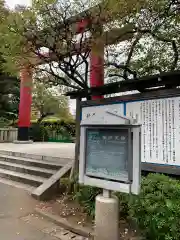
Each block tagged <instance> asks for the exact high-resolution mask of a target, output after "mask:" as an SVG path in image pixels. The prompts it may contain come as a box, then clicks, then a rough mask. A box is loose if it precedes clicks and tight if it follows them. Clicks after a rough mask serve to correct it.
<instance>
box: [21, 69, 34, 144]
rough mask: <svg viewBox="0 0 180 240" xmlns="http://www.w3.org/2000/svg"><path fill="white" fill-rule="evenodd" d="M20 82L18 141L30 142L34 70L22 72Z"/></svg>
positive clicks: (23, 70) (22, 70)
mask: <svg viewBox="0 0 180 240" xmlns="http://www.w3.org/2000/svg"><path fill="white" fill-rule="evenodd" d="M20 81H21V83H20V103H19V121H18V141H29V127H30V124H31V103H32V84H33V81H32V68H30V67H24V68H22V69H21V70H20Z"/></svg>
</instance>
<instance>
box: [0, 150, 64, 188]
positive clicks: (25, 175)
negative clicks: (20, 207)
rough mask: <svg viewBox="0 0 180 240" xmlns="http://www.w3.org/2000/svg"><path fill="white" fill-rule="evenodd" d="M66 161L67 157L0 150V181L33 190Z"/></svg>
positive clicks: (50, 176)
mask: <svg viewBox="0 0 180 240" xmlns="http://www.w3.org/2000/svg"><path fill="white" fill-rule="evenodd" d="M67 163H68V159H64V158H63V159H60V158H56V157H48V156H40V155H32V154H26V153H18V152H10V151H0V183H5V184H8V185H12V186H15V187H19V188H24V189H26V190H28V191H29V192H31V193H32V192H33V191H34V190H35V189H36V188H38V187H39V186H41V185H43V184H44V183H45V182H46V181H47V180H48V179H50V178H52V177H53V176H54V175H55V174H57V172H58V171H59V170H60V169H61V168H62V167H63V166H65V165H66V164H67Z"/></svg>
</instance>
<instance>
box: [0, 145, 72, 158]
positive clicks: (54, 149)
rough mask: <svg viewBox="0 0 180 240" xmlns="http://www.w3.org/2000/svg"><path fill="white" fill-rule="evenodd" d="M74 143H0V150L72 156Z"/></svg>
mask: <svg viewBox="0 0 180 240" xmlns="http://www.w3.org/2000/svg"><path fill="white" fill-rule="evenodd" d="M74 149H75V144H74V143H32V144H14V143H0V150H5V151H12V152H22V153H29V154H37V155H43V156H52V157H66V158H74V151H75V150H74Z"/></svg>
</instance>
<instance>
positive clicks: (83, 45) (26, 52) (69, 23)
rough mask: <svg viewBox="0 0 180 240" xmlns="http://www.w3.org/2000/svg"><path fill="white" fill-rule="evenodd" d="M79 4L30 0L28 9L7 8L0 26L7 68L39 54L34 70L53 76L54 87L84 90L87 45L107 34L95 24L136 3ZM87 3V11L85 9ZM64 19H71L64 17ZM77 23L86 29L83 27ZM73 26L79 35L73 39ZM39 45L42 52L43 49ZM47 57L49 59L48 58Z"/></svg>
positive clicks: (113, 0)
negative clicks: (39, 65) (9, 11)
mask: <svg viewBox="0 0 180 240" xmlns="http://www.w3.org/2000/svg"><path fill="white" fill-rule="evenodd" d="M83 2H84V1H81V0H78V1H71V2H70V3H69V2H67V1H58V3H56V4H54V3H52V1H43V3H41V2H40V1H34V3H33V7H32V8H27V9H25V8H23V7H22V8H18V9H16V11H14V12H11V14H10V15H9V16H8V18H7V19H6V21H5V22H4V24H2V26H1V32H3V33H4V34H3V36H2V41H3V42H4V44H2V46H1V48H2V51H3V52H4V55H5V58H6V61H7V64H6V66H7V67H8V69H11V70H10V72H12V69H14V71H17V69H18V67H19V66H20V65H21V64H25V63H26V64H31V63H32V62H34V61H36V60H35V58H36V57H37V56H38V57H39V58H40V62H41V63H44V65H43V67H41V68H38V67H36V70H37V71H41V73H42V72H43V73H44V74H45V76H46V77H49V78H50V79H51V76H54V78H53V80H54V79H56V81H57V82H56V83H58V84H59V85H65V86H66V87H68V88H73V89H76V90H78V89H82V88H83V89H87V90H88V87H89V83H88V77H89V71H90V68H89V54H90V52H91V46H92V45H93V44H95V42H96V41H97V38H98V39H99V40H101V41H102V44H105V45H106V44H107V41H108V39H107V36H108V33H107V32H105V33H103V31H102V27H99V26H100V25H101V24H103V23H104V22H107V21H114V19H115V18H119V17H125V16H126V15H127V14H130V12H136V8H137V7H138V6H139V5H138V4H140V3H141V1H140V0H138V1H137V0H128V1H116V0H106V1H104V2H102V3H101V4H99V5H95V1H86V3H85V4H84V3H83ZM136 3H137V7H136ZM96 4H97V3H96ZM122 6H123V8H122ZM89 7H91V8H90V11H85V10H86V9H87V8H89ZM80 12H83V13H82V14H81V17H79V21H80V20H82V19H81V18H83V20H82V21H80V24H79V26H77V24H76V21H77V19H76V20H75V17H74V16H77V14H79V13H80ZM68 18H70V19H69V20H67V19H68ZM81 24H82V25H85V26H86V27H87V28H86V31H84V30H83V27H82V26H81ZM120 27H122V26H120ZM77 28H78V30H79V35H78V36H76V37H75V36H74V35H75V33H76V31H77ZM115 30H116V29H115ZM115 32H116V31H115ZM123 34H124V35H126V34H127V33H126V32H123ZM119 37H121V36H118V37H117V39H115V40H114V43H115V42H116V41H117V40H118V38H119ZM111 44H112V42H111ZM42 48H43V49H44V48H46V50H47V51H45V52H44V51H43V49H42ZM96 51H98V48H97V49H96ZM49 56H50V57H51V59H53V60H54V61H50V58H49ZM22 59H23V61H22ZM36 63H37V61H36ZM17 66H18V67H17ZM56 83H55V84H56Z"/></svg>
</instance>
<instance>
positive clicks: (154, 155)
mask: <svg viewBox="0 0 180 240" xmlns="http://www.w3.org/2000/svg"><path fill="white" fill-rule="evenodd" d="M108 108H109V109H110V110H113V111H115V112H117V113H121V114H123V113H125V114H126V116H127V117H136V115H138V118H139V119H138V121H139V122H140V123H141V124H142V128H141V134H142V138H141V141H142V142H141V156H142V162H150V163H158V164H171V165H176V166H180V97H173V98H162V99H154V100H143V101H134V102H127V103H124V104H122V103H119V104H117V103H116V104H111V105H101V106H91V107H84V108H83V109H82V118H83V119H84V118H87V117H88V116H91V115H93V114H96V112H98V111H103V110H106V109H108Z"/></svg>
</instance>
